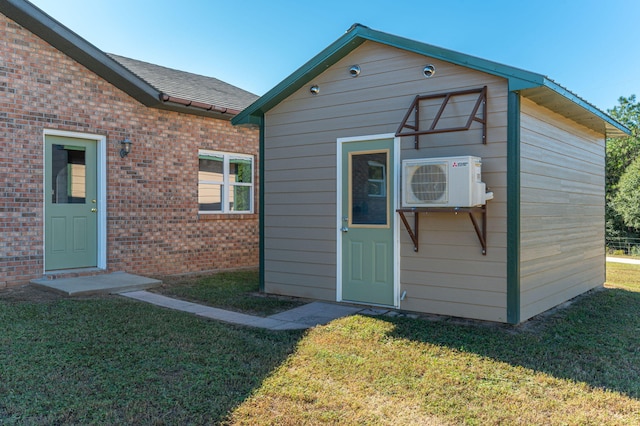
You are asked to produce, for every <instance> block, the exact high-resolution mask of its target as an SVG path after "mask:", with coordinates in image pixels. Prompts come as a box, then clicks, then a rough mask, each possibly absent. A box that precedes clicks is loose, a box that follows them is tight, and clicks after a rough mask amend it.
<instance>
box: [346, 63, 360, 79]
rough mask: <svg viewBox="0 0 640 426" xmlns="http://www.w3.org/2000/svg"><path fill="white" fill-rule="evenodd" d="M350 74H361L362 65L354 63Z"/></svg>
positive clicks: (355, 75)
mask: <svg viewBox="0 0 640 426" xmlns="http://www.w3.org/2000/svg"><path fill="white" fill-rule="evenodd" d="M349 74H351V77H357V76H359V75H360V65H352V66H351V68H349Z"/></svg>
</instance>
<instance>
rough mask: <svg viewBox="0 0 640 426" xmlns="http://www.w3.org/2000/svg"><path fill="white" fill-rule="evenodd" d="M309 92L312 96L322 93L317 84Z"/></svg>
mask: <svg viewBox="0 0 640 426" xmlns="http://www.w3.org/2000/svg"><path fill="white" fill-rule="evenodd" d="M309 91H310V92H311V94H312V95H317V94H318V93H320V86H318V85H317V84H314V85H313V86H311V87H310V88H309Z"/></svg>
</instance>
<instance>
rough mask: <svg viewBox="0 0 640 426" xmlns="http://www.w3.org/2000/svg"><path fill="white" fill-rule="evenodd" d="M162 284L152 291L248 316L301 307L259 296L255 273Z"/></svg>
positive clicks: (289, 300)
mask: <svg viewBox="0 0 640 426" xmlns="http://www.w3.org/2000/svg"><path fill="white" fill-rule="evenodd" d="M163 281H164V284H163V285H162V286H161V287H157V288H155V289H152V291H154V292H157V293H161V294H164V295H166V296H171V297H176V298H178V299H184V300H190V301H195V302H198V303H203V304H205V305H209V306H214V307H216V308H222V309H229V310H232V311H236V312H243V313H246V314H251V315H259V316H269V315H272V314H275V313H278V312H282V311H286V310H288V309H293V308H295V307H298V306H301V305H303V304H304V302H302V301H300V300H299V299H294V298H290V297H275V296H265V295H264V294H260V293H258V287H259V280H258V271H256V270H249V271H238V272H222V273H219V274H214V275H209V276H204V277H198V276H196V277H178V278H171V279H168V278H165V279H164V280H163Z"/></svg>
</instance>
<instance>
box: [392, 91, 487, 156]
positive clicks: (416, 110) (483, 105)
mask: <svg viewBox="0 0 640 426" xmlns="http://www.w3.org/2000/svg"><path fill="white" fill-rule="evenodd" d="M475 93H477V94H478V98H477V99H476V103H475V105H474V106H473V109H472V110H471V113H470V114H469V118H467V122H466V123H465V125H463V126H459V127H446V128H436V127H437V126H438V121H440V118H441V117H442V113H443V112H444V110H445V108H446V107H447V104H448V103H449V101H450V100H451V99H452V98H455V97H457V96H464V95H473V94H475ZM440 98H441V99H442V104H440V108H439V109H438V112H437V113H436V116H435V117H434V119H433V121H432V122H431V126H429V128H428V129H420V102H423V101H427V100H431V99H440ZM412 114H413V123H414V124H409V123H408V122H409V120H410V118H411V115H412ZM474 121H475V122H478V123H480V124H481V125H482V143H483V144H485V145H486V143H487V86H484V87H481V88H479V89H469V90H460V91H458V92H445V93H437V94H435V95H423V96H421V95H418V96H416V97H415V98H414V99H413V102H411V106H410V107H409V110H408V111H407V113H406V114H405V116H404V118H403V119H402V123H400V127H398V130H396V137H401V136H413V137H414V147H415V149H420V135H430V134H434V133H447V132H462V131H464V130H469V129H470V128H471V124H472V123H473V122H474ZM407 129H408V130H407Z"/></svg>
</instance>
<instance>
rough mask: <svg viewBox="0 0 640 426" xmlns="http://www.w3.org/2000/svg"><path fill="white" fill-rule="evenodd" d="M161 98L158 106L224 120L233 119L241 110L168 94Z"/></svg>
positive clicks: (162, 95)
mask: <svg viewBox="0 0 640 426" xmlns="http://www.w3.org/2000/svg"><path fill="white" fill-rule="evenodd" d="M160 100H161V101H162V105H158V106H157V108H160V109H166V110H171V111H177V112H184V113H187V114H195V115H201V116H205V117H215V118H221V119H224V120H231V119H232V118H233V117H235V116H236V115H238V114H239V113H240V111H239V110H236V109H233V108H226V107H219V106H216V105H212V104H207V103H204V102H198V101H192V100H189V99H183V98H178V97H175V96H169V95H167V94H161V95H160Z"/></svg>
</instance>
